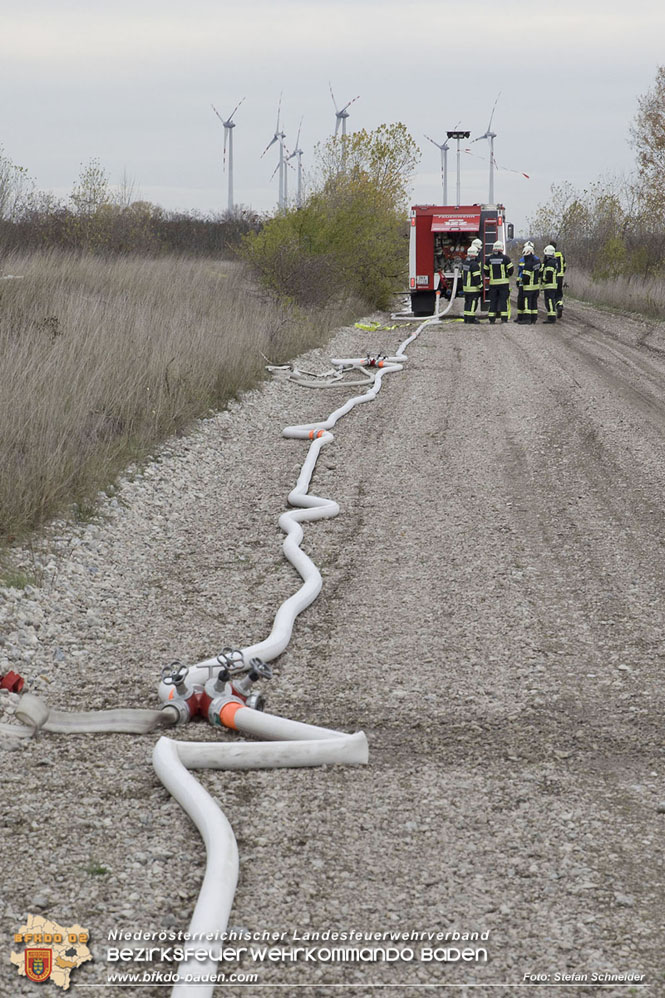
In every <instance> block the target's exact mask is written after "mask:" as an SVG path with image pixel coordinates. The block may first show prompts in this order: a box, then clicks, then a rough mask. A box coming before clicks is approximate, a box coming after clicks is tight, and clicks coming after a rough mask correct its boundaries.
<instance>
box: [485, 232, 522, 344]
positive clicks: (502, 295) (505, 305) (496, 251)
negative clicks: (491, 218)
mask: <svg viewBox="0 0 665 998" xmlns="http://www.w3.org/2000/svg"><path fill="white" fill-rule="evenodd" d="M514 270H515V268H514V267H513V263H512V261H511V259H510V257H509V256H506V254H505V253H504V252H503V243H502V242H500V241H498V240H497V242H495V243H494V246H493V247H492V252H491V253H490V255H489V256H488V257H487V260H486V261H485V266H484V267H483V273H484V274H485V277H487V278H488V279H489V286H490V292H489V320H490V322H491V324H492V325H494V323H495V322H496V317H497V315H498V316H499V317H500V319H501V321H502V322H508V319H509V318H510V278H511V276H512V274H513V271H514Z"/></svg>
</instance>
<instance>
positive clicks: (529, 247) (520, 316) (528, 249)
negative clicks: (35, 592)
mask: <svg viewBox="0 0 665 998" xmlns="http://www.w3.org/2000/svg"><path fill="white" fill-rule="evenodd" d="M527 253H533V243H532V242H530V241H529V240H528V239H527V241H526V242H525V243H524V248H523V250H522V255H521V257H520V262H519V264H518V265H517V318H516V319H515V322H517V323H518V324H519V325H522V324H524V323H526V322H528V321H529V320H528V318H527V316H526V313H525V311H524V291H523V289H522V270H523V268H524V257H525V256H526V255H527Z"/></svg>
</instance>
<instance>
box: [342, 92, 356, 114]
mask: <svg viewBox="0 0 665 998" xmlns="http://www.w3.org/2000/svg"><path fill="white" fill-rule="evenodd" d="M357 100H360V94H358V96H357V97H354V98H353V100H350V101H349V103H348V104H345V105H344V107H343V108H342V111H346V109H347V107H351V105H352V104H355V102H356V101H357Z"/></svg>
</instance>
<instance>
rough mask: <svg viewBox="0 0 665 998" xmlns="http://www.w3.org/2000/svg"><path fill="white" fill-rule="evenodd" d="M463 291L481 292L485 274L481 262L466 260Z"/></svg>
mask: <svg viewBox="0 0 665 998" xmlns="http://www.w3.org/2000/svg"><path fill="white" fill-rule="evenodd" d="M462 277H463V281H464V283H463V284H462V291H466V292H467V293H468V292H471V291H481V290H482V287H483V274H482V268H481V266H480V260H465V261H464V263H463V264H462Z"/></svg>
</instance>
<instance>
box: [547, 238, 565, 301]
mask: <svg viewBox="0 0 665 998" xmlns="http://www.w3.org/2000/svg"><path fill="white" fill-rule="evenodd" d="M550 245H551V246H553V247H554V255H555V257H556V258H557V262H558V266H559V269H558V271H557V275H556V293H557V298H556V317H557V319H560V318H561V316H562V315H563V275H564V274H565V273H566V258H565V256H564V255H563V253H562V251H561V250H558V249H557V248H556V243H555V242H554V240H552V241H551V243H550Z"/></svg>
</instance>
